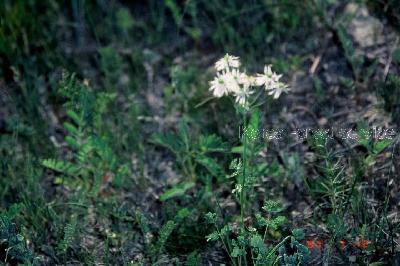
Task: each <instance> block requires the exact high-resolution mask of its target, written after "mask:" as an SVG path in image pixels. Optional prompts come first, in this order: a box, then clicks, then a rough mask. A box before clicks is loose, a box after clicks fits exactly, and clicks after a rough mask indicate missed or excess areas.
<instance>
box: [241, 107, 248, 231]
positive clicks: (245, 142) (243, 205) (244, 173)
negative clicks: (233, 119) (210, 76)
mask: <svg viewBox="0 0 400 266" xmlns="http://www.w3.org/2000/svg"><path fill="white" fill-rule="evenodd" d="M242 138H243V155H242V161H243V175H242V179H241V186H242V188H241V191H240V218H241V222H242V232H244V208H245V204H246V192H245V179H246V163H247V162H246V156H247V137H246V113H245V112H244V113H243V135H242Z"/></svg>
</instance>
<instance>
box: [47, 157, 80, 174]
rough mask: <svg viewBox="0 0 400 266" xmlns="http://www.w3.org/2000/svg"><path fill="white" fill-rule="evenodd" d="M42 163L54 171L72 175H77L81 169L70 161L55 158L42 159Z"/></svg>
mask: <svg viewBox="0 0 400 266" xmlns="http://www.w3.org/2000/svg"><path fill="white" fill-rule="evenodd" d="M42 165H43V166H44V167H47V168H49V169H52V170H54V171H57V172H60V173H63V174H68V175H71V176H74V175H77V174H78V173H79V170H80V169H79V167H77V166H76V165H74V164H72V163H70V162H66V161H58V160H55V159H45V160H43V161H42Z"/></svg>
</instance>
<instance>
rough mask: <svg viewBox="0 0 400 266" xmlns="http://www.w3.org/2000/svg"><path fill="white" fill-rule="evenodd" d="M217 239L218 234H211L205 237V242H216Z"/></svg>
mask: <svg viewBox="0 0 400 266" xmlns="http://www.w3.org/2000/svg"><path fill="white" fill-rule="evenodd" d="M218 238H219V235H218V232H212V233H211V234H209V235H207V236H206V239H207V242H208V241H216V240H218Z"/></svg>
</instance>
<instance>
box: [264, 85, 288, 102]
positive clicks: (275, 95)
mask: <svg viewBox="0 0 400 266" xmlns="http://www.w3.org/2000/svg"><path fill="white" fill-rule="evenodd" d="M289 90H290V89H289V86H288V85H286V84H285V83H283V82H278V83H277V84H276V86H275V87H274V88H272V89H271V90H270V91H269V92H268V94H269V95H273V98H274V99H278V98H279V96H280V95H281V93H282V92H288V91H289Z"/></svg>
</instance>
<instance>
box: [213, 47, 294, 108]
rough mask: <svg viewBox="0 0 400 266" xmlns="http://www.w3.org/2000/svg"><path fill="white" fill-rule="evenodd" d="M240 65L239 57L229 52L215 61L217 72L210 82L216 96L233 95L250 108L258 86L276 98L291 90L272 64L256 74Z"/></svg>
mask: <svg viewBox="0 0 400 266" xmlns="http://www.w3.org/2000/svg"><path fill="white" fill-rule="evenodd" d="M240 67H241V63H240V59H239V57H237V56H232V55H229V54H226V55H225V56H224V57H222V58H221V59H219V60H218V61H217V62H216V63H215V69H216V71H217V73H216V76H215V77H214V79H213V80H212V81H211V82H210V91H212V93H213V96H214V97H216V98H221V97H222V96H227V95H229V96H233V97H234V98H235V102H236V103H237V105H238V106H240V107H243V108H244V109H246V110H249V109H250V107H251V104H252V103H254V102H255V101H251V100H252V96H253V95H254V93H255V92H256V89H257V87H263V88H264V90H265V91H266V92H267V93H268V95H271V96H272V97H273V98H274V99H278V98H279V96H280V95H281V94H282V92H288V91H289V90H290V89H289V87H288V85H286V84H285V83H284V82H282V81H280V79H281V77H282V75H279V74H277V73H275V72H273V71H272V66H271V65H266V66H264V72H263V73H262V74H256V75H249V74H247V73H246V72H245V71H241V69H240ZM255 98H256V99H257V98H258V97H255Z"/></svg>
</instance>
